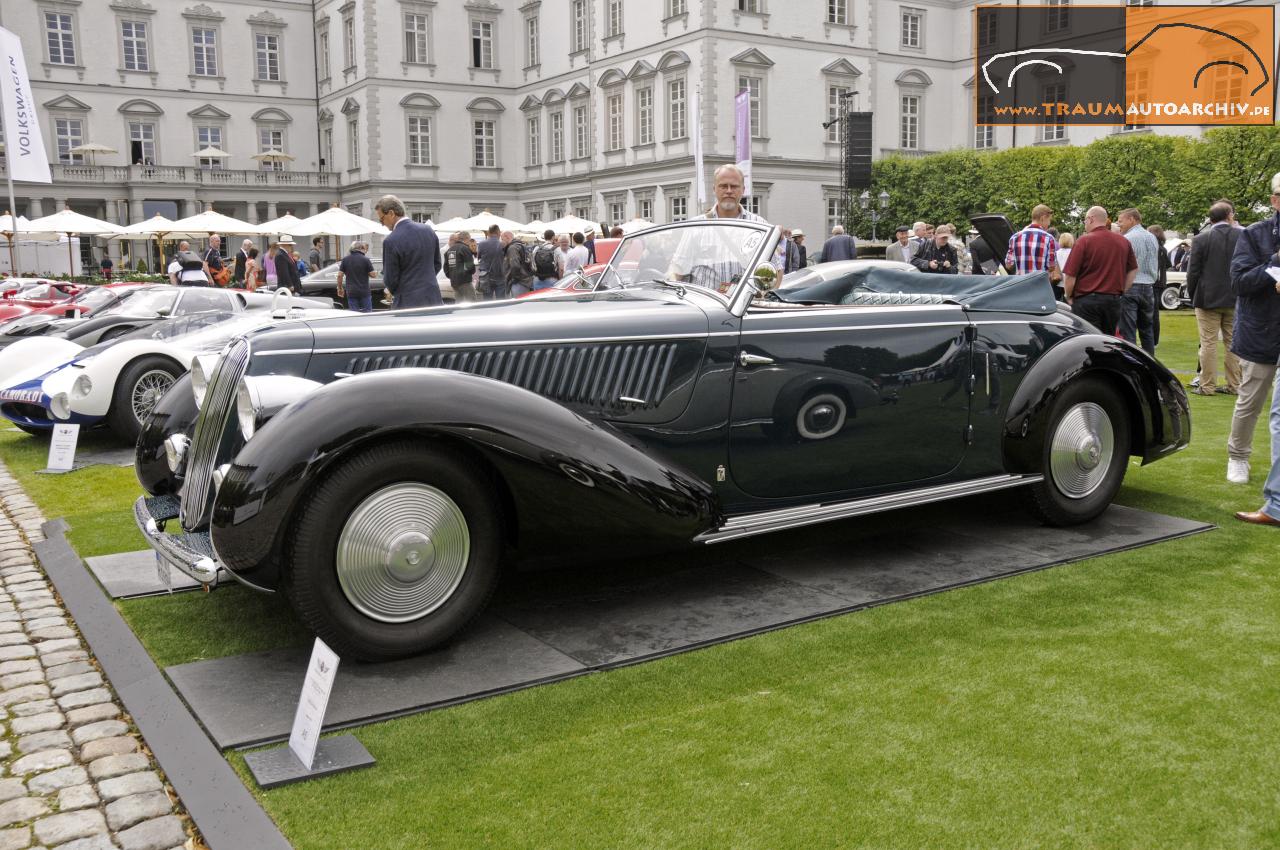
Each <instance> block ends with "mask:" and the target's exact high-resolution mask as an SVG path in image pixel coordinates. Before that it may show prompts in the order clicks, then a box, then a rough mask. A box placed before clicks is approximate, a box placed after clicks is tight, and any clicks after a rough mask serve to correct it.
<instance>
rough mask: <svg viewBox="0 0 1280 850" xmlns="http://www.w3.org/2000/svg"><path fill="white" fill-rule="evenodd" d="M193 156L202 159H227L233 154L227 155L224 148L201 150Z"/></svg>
mask: <svg viewBox="0 0 1280 850" xmlns="http://www.w3.org/2000/svg"><path fill="white" fill-rule="evenodd" d="M192 156H195V157H199V158H200V159H226V158H227V157H229V156H231V154H229V153H227V152H226V151H224V150H223V149H222V148H215V147H207V148H201V149H200V150H198V151H196V152H195V153H193V154H192Z"/></svg>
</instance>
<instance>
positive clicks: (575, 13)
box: [569, 0, 587, 53]
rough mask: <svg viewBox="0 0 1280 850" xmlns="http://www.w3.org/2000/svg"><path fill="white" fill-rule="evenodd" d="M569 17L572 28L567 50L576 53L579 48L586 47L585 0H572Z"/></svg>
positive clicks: (584, 48) (583, 48)
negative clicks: (571, 37)
mask: <svg viewBox="0 0 1280 850" xmlns="http://www.w3.org/2000/svg"><path fill="white" fill-rule="evenodd" d="M570 18H571V19H572V23H573V28H572V30H570V33H571V34H572V36H573V39H572V41H571V42H570V47H569V50H570V51H571V52H573V53H577V52H578V51H580V50H586V49H587V0H573V5H572V7H571V8H570Z"/></svg>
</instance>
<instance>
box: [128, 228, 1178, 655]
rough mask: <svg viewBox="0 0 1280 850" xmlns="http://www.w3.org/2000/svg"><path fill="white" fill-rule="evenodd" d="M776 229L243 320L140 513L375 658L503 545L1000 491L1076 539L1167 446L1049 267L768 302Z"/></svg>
mask: <svg viewBox="0 0 1280 850" xmlns="http://www.w3.org/2000/svg"><path fill="white" fill-rule="evenodd" d="M778 236H779V231H778V229H777V228H773V227H769V226H767V225H764V224H754V223H747V222H737V221H716V222H709V221H692V222H684V223H680V224H675V225H669V226H663V227H657V228H652V229H649V230H646V231H643V232H640V233H638V234H634V235H632V236H629V237H627V238H626V239H625V241H623V242H622V244H621V245H620V246H619V249H618V251H617V253H616V254H615V256H614V258H613V259H612V260H611V262H610V265H609V267H608V268H607V269H606V271H605V272H604V274H603V276H602V279H601V283H600V286H599V287H598V288H597V289H596V290H595V291H593V292H589V293H585V294H575V293H566V294H565V295H562V296H555V297H550V298H542V299H523V300H519V301H509V302H490V303H482V304H478V305H477V304H473V305H469V306H467V307H465V308H455V307H449V306H445V307H435V308H427V309H422V310H411V311H397V312H392V313H386V314H379V315H368V316H359V317H351V318H335V319H319V320H308V321H294V322H288V323H284V324H281V325H278V326H276V327H273V328H270V329H264V330H261V331H256V332H253V333H250V334H248V335H246V336H244V337H242V338H239V339H237V340H235V341H234V342H232V343H231V344H230V345H229V346H228V347H227V348H226V349H225V350H224V351H223V352H222V353H221V355H220V356H218V357H211V358H208V359H205V358H201V359H200V360H199V361H198V362H197V364H196V365H195V367H194V368H193V370H192V373H191V376H190V378H189V379H187V378H184V379H182V380H180V381H179V382H178V383H177V384H176V385H175V387H174V389H173V390H171V391H170V392H169V393H168V394H167V395H165V396H164V397H163V398H162V399H161V400H160V402H159V404H158V405H157V406H156V408H155V411H154V413H153V415H152V417H151V419H150V420H149V422H148V423H147V425H146V426H145V428H144V430H143V433H142V435H141V437H140V438H139V442H138V447H137V471H138V477H139V480H140V481H141V482H142V484H143V486H144V488H145V489H146V491H147V494H146V495H145V496H143V497H142V498H140V499H139V500H138V501H137V503H136V508H135V510H136V516H137V520H138V523H139V526H140V527H141V528H142V530H143V531H144V533H145V534H146V536H147V538H148V540H149V541H150V543H151V545H152V546H153V547H154V548H155V549H156V550H157V551H158V552H159V553H160V555H161V556H162V558H164V559H166V560H167V561H169V562H170V563H172V564H173V565H175V566H176V567H178V568H179V569H181V570H183V571H184V572H186V573H188V574H189V575H191V576H193V577H194V578H196V579H197V580H199V581H201V582H205V583H214V582H216V580H217V577H218V575H219V570H220V569H223V568H225V570H227V571H228V572H230V574H231V575H232V576H234V577H235V578H236V579H237V580H239V581H240V582H242V583H244V584H246V585H249V586H251V587H255V588H258V589H261V590H268V591H283V592H284V593H285V594H287V596H288V598H289V599H290V601H291V603H292V605H293V606H294V607H295V608H296V610H297V611H298V613H299V614H300V616H301V617H302V618H303V620H305V622H306V623H308V624H309V625H310V627H311V628H312V629H314V630H315V632H316V633H317V634H318V635H320V636H321V637H323V638H324V640H325V641H327V642H329V643H330V644H331V645H332V646H333V647H334V648H335V649H336V650H337V651H338V652H340V653H341V654H343V655H346V656H352V657H360V658H367V659H374V658H390V657H396V656H403V655H407V654H412V653H416V652H420V651H422V650H424V649H427V648H429V647H432V646H435V645H438V644H440V643H441V642H443V641H445V640H447V639H448V638H449V637H450V636H452V635H454V634H455V633H456V632H458V631H459V630H460V629H461V628H463V627H464V626H465V625H466V624H467V623H468V622H470V621H471V620H472V619H473V618H474V617H475V616H476V615H477V613H478V612H479V611H480V610H481V609H482V608H483V607H484V606H485V604H486V602H487V600H488V598H489V596H490V594H491V593H492V591H493V589H494V587H495V584H496V581H497V578H498V574H499V565H500V563H501V562H502V560H503V556H504V553H515V554H516V555H517V556H518V557H519V558H520V559H522V560H523V559H537V558H544V557H548V556H550V557H560V556H562V555H563V554H564V553H568V552H573V553H576V554H578V555H582V554H590V555H599V554H601V553H604V554H608V553H627V554H633V553H635V552H637V551H641V550H646V549H652V548H655V547H659V548H660V547H671V546H685V547H687V546H691V545H693V546H703V545H711V544H715V543H719V542H721V541H726V540H733V539H736V538H742V537H746V536H749V535H756V534H763V533H766V532H771V531H776V530H779V529H787V528H794V527H797V526H805V525H810V524H815V523H821V522H825V521H828V520H835V519H839V518H842V517H851V516H856V515H861V514H868V513H872V512H876V511H885V510H889V509H892V508H897V507H903V506H908V505H918V504H922V503H927V502H933V501H938V500H942V499H950V498H956V497H961V496H966V495H969V494H976V493H984V492H989V491H994V490H1000V489H1004V488H1013V487H1019V488H1024V489H1025V491H1026V496H1027V497H1026V500H1025V501H1026V502H1027V503H1028V504H1029V505H1030V506H1031V507H1032V508H1033V509H1034V510H1035V511H1036V512H1037V513H1038V514H1039V515H1040V516H1041V517H1043V519H1044V520H1045V521H1047V522H1050V523H1055V524H1071V523H1079V522H1083V521H1087V520H1089V519H1091V518H1092V517H1094V516H1096V515H1097V514H1098V513H1100V512H1101V511H1102V510H1104V509H1105V508H1106V507H1107V505H1108V504H1109V503H1110V502H1111V499H1112V497H1113V496H1114V494H1115V493H1116V490H1117V489H1118V488H1119V486H1120V483H1121V481H1122V479H1123V478H1124V474H1125V468H1126V465H1127V463H1128V459H1129V457H1130V456H1136V457H1138V458H1140V459H1141V460H1142V461H1143V462H1144V463H1146V462H1150V461H1154V460H1157V459H1159V458H1161V457H1163V456H1165V455H1167V454H1169V453H1171V452H1174V451H1176V450H1178V449H1180V448H1182V447H1184V446H1185V445H1186V444H1187V442H1188V440H1189V438H1190V419H1189V416H1188V408H1187V400H1186V395H1185V393H1184V391H1183V389H1182V388H1181V386H1180V385H1179V383H1178V381H1177V380H1176V379H1175V377H1174V376H1173V375H1172V374H1171V373H1170V372H1169V371H1168V370H1166V369H1165V368H1164V367H1162V366H1161V365H1160V364H1159V363H1157V362H1156V361H1154V360H1153V359H1151V358H1150V357H1148V356H1147V355H1146V354H1144V353H1143V352H1142V351H1140V350H1139V349H1137V348H1135V347H1133V346H1131V345H1129V344H1128V343H1126V342H1123V341H1122V340H1119V339H1116V338H1114V337H1111V336H1105V335H1102V334H1099V333H1098V332H1097V331H1096V330H1095V329H1094V328H1092V327H1090V326H1089V325H1087V324H1085V323H1084V322H1082V321H1081V320H1079V319H1078V318H1076V317H1074V316H1072V315H1071V314H1070V313H1067V312H1065V311H1064V310H1062V309H1059V307H1058V306H1057V305H1056V304H1055V302H1054V300H1053V296H1052V292H1051V289H1050V286H1049V283H1048V280H1047V278H1046V277H1045V276H1044V275H1033V276H1026V277H990V276H988V277H981V276H979V277H968V276H939V275H922V274H916V273H907V272H905V271H903V270H900V269H895V268H892V267H884V266H876V265H875V264H872V265H870V266H868V267H866V268H859V267H858V266H857V265H856V264H855V266H854V267H853V268H852V269H851V270H850V272H849V273H848V274H844V275H834V276H825V275H810V276H809V277H808V278H805V279H804V280H802V281H800V284H801V285H790V284H791V283H792V280H791V279H788V280H786V281H784V283H785V284H788V285H784V286H782V287H779V288H777V289H771V288H769V286H768V283H769V282H770V281H771V280H772V277H773V276H772V274H771V273H767V272H764V271H763V269H764V267H765V266H767V263H766V262H765V258H768V257H771V256H772V252H773V249H774V246H775V245H776V243H777V240H778ZM771 271H772V270H771V269H770V270H769V272H771ZM170 526H172V528H170Z"/></svg>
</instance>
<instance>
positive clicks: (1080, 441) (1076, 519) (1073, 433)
mask: <svg viewBox="0 0 1280 850" xmlns="http://www.w3.org/2000/svg"><path fill="white" fill-rule="evenodd" d="M1049 422H1050V425H1049V428H1048V430H1047V432H1046V434H1045V441H1044V446H1043V447H1042V448H1041V473H1042V474H1043V475H1044V480H1043V481H1040V482H1038V483H1037V484H1034V485H1032V487H1031V493H1032V499H1031V501H1030V506H1031V510H1032V512H1033V513H1034V514H1035V515H1036V516H1038V517H1039V518H1040V519H1041V520H1043V521H1044V522H1046V523H1048V524H1049V525H1058V526H1065V525H1078V524H1080V523H1083V522H1088V521H1089V520H1091V519H1093V518H1094V517H1096V516H1098V515H1099V514H1101V513H1102V512H1103V511H1105V510H1106V509H1107V507H1108V506H1109V505H1110V504H1111V500H1112V499H1114V498H1115V495H1116V492H1117V491H1118V490H1119V489H1120V485H1121V483H1123V482H1124V474H1125V470H1126V469H1127V467H1128V465H1129V443H1130V439H1129V416H1128V412H1127V408H1126V407H1125V405H1124V402H1123V400H1122V399H1121V398H1120V396H1119V395H1118V394H1117V393H1116V391H1115V390H1114V389H1113V388H1112V387H1111V386H1110V385H1109V384H1107V383H1106V382H1105V381H1102V380H1099V379H1097V378H1088V377H1086V378H1080V379H1077V380H1075V381H1073V382H1072V383H1071V384H1069V385H1068V386H1067V387H1066V388H1065V389H1064V390H1063V391H1062V392H1061V393H1059V394H1058V397H1057V399H1055V400H1054V403H1053V408H1052V410H1051V412H1050V419H1049Z"/></svg>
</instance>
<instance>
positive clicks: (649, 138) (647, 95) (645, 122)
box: [636, 86, 653, 145]
mask: <svg viewBox="0 0 1280 850" xmlns="http://www.w3.org/2000/svg"><path fill="white" fill-rule="evenodd" d="M636 144H638V145H651V144H653V87H652V86H645V87H644V88H639V89H636Z"/></svg>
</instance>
